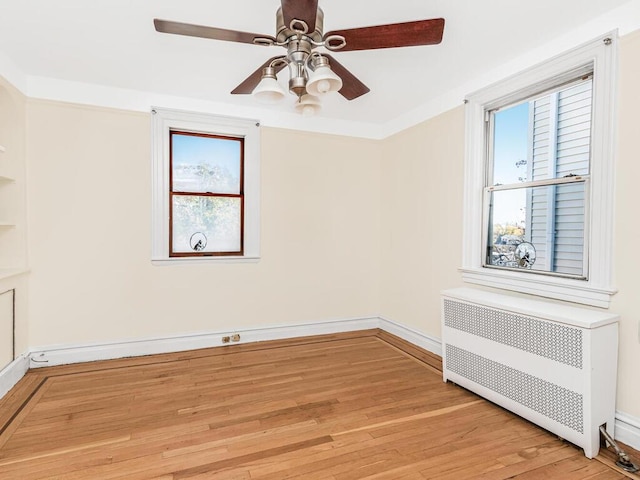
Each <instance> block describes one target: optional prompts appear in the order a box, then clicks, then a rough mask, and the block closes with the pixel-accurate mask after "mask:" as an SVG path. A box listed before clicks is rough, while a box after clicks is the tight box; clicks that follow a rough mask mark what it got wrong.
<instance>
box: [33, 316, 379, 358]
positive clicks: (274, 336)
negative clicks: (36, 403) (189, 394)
mask: <svg viewBox="0 0 640 480" xmlns="http://www.w3.org/2000/svg"><path fill="white" fill-rule="evenodd" d="M379 325H380V318H379V317H363V318H350V319H342V320H331V321H323V322H314V323H305V324H298V325H286V326H273V327H266V328H250V329H237V330H228V331H225V332H206V333H198V334H188V335H176V336H172V337H159V338H147V339H141V340H129V341H123V342H113V343H102V344H93V345H71V346H66V345H63V346H45V347H37V348H33V349H31V351H30V353H29V358H30V359H31V368H38V367H51V366H56V365H67V364H71V363H81V362H93V361H97V360H112V359H116V358H125V357H139V356H143V355H154V354H160V353H173V352H182V351H187V350H198V349H201V348H212V347H223V346H225V345H226V344H225V343H223V341H222V338H223V337H225V336H230V335H233V334H239V335H240V341H239V342H232V343H229V344H230V345H237V344H244V343H251V342H263V341H267V340H284V339H288V338H296V337H308V336H313V335H326V334H332V333H344V332H354V331H360V330H370V329H375V328H379Z"/></svg>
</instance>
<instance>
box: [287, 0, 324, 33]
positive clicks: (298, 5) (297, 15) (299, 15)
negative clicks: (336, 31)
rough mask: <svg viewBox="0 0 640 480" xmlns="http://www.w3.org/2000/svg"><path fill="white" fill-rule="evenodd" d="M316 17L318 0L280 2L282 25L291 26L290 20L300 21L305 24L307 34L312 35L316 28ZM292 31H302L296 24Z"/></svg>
mask: <svg viewBox="0 0 640 480" xmlns="http://www.w3.org/2000/svg"><path fill="white" fill-rule="evenodd" d="M317 15H318V0H282V16H283V17H284V25H285V26H286V27H290V26H291V21H292V20H302V21H303V22H305V23H306V24H307V27H308V29H307V32H308V33H312V32H313V31H314V30H315V28H316V16H317ZM293 27H295V28H292V30H302V28H301V26H300V25H299V24H297V23H294V24H293Z"/></svg>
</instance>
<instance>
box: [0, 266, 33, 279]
mask: <svg viewBox="0 0 640 480" xmlns="http://www.w3.org/2000/svg"><path fill="white" fill-rule="evenodd" d="M25 273H29V269H28V268H0V280H5V279H7V278H11V277H16V276H18V275H23V274H25Z"/></svg>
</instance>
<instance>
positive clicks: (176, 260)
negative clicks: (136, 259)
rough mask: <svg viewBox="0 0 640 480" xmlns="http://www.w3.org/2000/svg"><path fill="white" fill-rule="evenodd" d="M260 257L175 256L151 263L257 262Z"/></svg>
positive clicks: (161, 264) (160, 264)
mask: <svg viewBox="0 0 640 480" xmlns="http://www.w3.org/2000/svg"><path fill="white" fill-rule="evenodd" d="M259 261H260V257H248V256H243V257H233V256H220V257H197V258H194V257H175V258H153V259H151V264H152V265H155V266H161V267H164V266H167V265H198V264H199V265H206V264H215V263H258V262H259Z"/></svg>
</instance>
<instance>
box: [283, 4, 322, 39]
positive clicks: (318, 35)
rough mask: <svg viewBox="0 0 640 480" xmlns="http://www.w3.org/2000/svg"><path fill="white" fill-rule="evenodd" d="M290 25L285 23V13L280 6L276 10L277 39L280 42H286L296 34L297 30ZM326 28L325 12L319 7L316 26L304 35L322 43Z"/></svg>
mask: <svg viewBox="0 0 640 480" xmlns="http://www.w3.org/2000/svg"><path fill="white" fill-rule="evenodd" d="M289 27H290V25H285V24H284V15H283V13H282V7H280V8H278V11H277V12H276V32H277V33H276V41H277V42H278V43H286V41H287V39H288V38H290V37H291V36H294V35H296V34H297V33H299V32H297V31H295V30H292V29H291V28H289ZM323 28H324V12H323V11H322V9H321V8H318V12H317V15H316V28H315V30H314V31H313V32H306V33H303V35H306V36H307V37H309V38H311V40H313V41H314V42H317V43H320V42H322V32H323Z"/></svg>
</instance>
